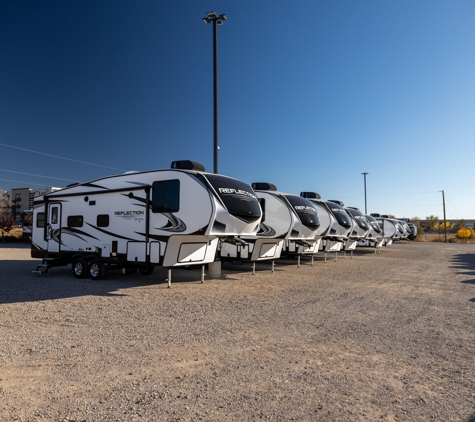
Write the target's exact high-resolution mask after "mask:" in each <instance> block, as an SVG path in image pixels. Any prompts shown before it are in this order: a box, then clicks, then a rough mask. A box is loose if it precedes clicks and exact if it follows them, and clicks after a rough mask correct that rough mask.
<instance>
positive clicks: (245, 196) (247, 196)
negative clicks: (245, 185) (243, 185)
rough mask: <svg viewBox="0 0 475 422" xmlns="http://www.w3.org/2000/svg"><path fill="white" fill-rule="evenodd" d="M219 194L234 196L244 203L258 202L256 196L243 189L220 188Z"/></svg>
mask: <svg viewBox="0 0 475 422" xmlns="http://www.w3.org/2000/svg"><path fill="white" fill-rule="evenodd" d="M219 193H220V194H221V195H232V196H234V197H236V198H238V199H242V200H244V201H257V197H256V195H253V194H252V193H249V192H246V191H245V190H241V189H234V188H219Z"/></svg>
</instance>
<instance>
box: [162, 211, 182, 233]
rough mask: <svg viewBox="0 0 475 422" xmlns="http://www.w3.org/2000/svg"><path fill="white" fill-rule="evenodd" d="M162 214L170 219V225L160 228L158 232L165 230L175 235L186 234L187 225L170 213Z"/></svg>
mask: <svg viewBox="0 0 475 422" xmlns="http://www.w3.org/2000/svg"><path fill="white" fill-rule="evenodd" d="M162 214H163V215H164V216H165V217H167V218H168V223H167V224H166V225H165V226H163V227H160V228H159V229H158V230H164V231H167V232H173V233H179V232H184V231H185V230H186V224H185V223H184V222H183V221H182V220H180V219H179V218H178V217H175V216H174V215H173V214H172V213H169V212H164V213H162Z"/></svg>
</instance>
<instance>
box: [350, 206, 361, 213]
mask: <svg viewBox="0 0 475 422" xmlns="http://www.w3.org/2000/svg"><path fill="white" fill-rule="evenodd" d="M348 208H349V209H351V210H356V211H360V212H361V210H360V209H359V208H356V207H348Z"/></svg>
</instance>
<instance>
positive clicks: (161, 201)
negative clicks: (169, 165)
mask: <svg viewBox="0 0 475 422" xmlns="http://www.w3.org/2000/svg"><path fill="white" fill-rule="evenodd" d="M178 211H180V181H179V180H162V181H160V182H153V194H152V212H178Z"/></svg>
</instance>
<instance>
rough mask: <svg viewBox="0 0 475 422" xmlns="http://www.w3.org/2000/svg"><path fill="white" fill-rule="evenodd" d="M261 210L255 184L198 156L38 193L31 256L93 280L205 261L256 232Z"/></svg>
mask: <svg viewBox="0 0 475 422" xmlns="http://www.w3.org/2000/svg"><path fill="white" fill-rule="evenodd" d="M260 221H261V209H260V206H259V203H258V201H257V197H256V195H255V193H254V191H253V190H252V188H251V187H250V186H249V185H248V184H246V183H244V182H241V181H239V180H236V179H233V178H230V177H226V176H222V175H218V174H209V173H205V172H204V167H203V166H202V165H201V164H199V163H195V162H193V161H174V162H173V163H172V168H171V169H164V170H153V171H145V172H134V173H127V174H122V175H116V176H110V177H105V178H102V179H98V180H94V181H91V182H87V183H81V184H76V185H73V186H70V187H67V188H65V189H63V190H60V191H57V192H52V193H48V194H46V195H44V196H41V197H38V198H35V202H34V214H33V239H32V248H31V256H32V257H33V258H42V259H43V264H42V265H40V266H39V267H41V266H42V267H46V270H47V269H48V268H49V267H53V266H59V265H68V264H69V263H72V268H73V274H74V275H75V276H76V277H78V278H82V277H85V276H86V275H89V276H90V277H91V278H93V279H99V278H101V277H102V276H103V274H104V270H105V269H106V268H119V269H120V268H122V269H124V270H125V271H126V272H134V271H136V270H137V269H139V270H140V272H141V273H142V274H149V273H151V272H152V271H153V269H154V267H155V266H162V267H167V268H171V267H179V266H187V265H203V264H207V263H211V262H213V261H214V260H215V258H216V252H217V248H218V243H219V240H220V239H221V240H226V239H228V238H236V237H237V236H241V235H253V234H255V233H256V232H257V230H258V228H259V223H260Z"/></svg>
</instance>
